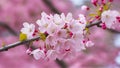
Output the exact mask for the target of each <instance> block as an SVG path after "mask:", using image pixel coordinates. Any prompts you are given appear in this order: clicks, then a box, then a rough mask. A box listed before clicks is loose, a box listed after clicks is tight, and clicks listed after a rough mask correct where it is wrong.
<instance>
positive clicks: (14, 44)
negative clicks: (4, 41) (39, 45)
mask: <svg viewBox="0 0 120 68" xmlns="http://www.w3.org/2000/svg"><path fill="white" fill-rule="evenodd" d="M37 39H40V37H35V38H32V39H29V40H26V41H18V42H15V43H12V44H9V45H6V46H4V47H1V48H0V52H2V51H7V50H8V49H10V48H13V47H16V46H19V45H22V44H26V43H28V42H31V41H35V40H37Z"/></svg>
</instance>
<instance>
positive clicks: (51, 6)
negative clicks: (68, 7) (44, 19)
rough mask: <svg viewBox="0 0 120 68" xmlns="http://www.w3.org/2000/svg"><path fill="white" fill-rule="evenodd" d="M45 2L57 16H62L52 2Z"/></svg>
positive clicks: (49, 0)
mask: <svg viewBox="0 0 120 68" xmlns="http://www.w3.org/2000/svg"><path fill="white" fill-rule="evenodd" d="M43 2H44V3H45V4H46V5H47V6H48V7H49V9H50V10H51V11H52V12H54V13H57V14H60V12H59V10H58V9H56V8H55V7H54V5H53V4H52V3H51V0H43Z"/></svg>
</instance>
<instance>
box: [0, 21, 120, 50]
mask: <svg viewBox="0 0 120 68" xmlns="http://www.w3.org/2000/svg"><path fill="white" fill-rule="evenodd" d="M100 23H101V22H100V21H98V22H96V23H93V24H89V25H87V26H86V28H90V27H92V26H95V25H99V24H100ZM107 30H109V31H111V32H115V33H120V32H118V31H115V30H113V29H108V28H107ZM39 38H40V37H35V38H32V39H29V40H26V41H22V42H21V41H18V42H15V43H13V44H9V45H5V46H4V47H1V48H0V52H2V51H6V50H8V49H10V48H13V47H16V46H19V45H21V44H25V43H28V42H31V41H34V40H37V39H39Z"/></svg>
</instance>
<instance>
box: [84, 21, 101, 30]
mask: <svg viewBox="0 0 120 68" xmlns="http://www.w3.org/2000/svg"><path fill="white" fill-rule="evenodd" d="M100 23H102V22H101V21H98V22H95V23H92V24H88V25H87V26H86V28H90V27H92V26H95V25H97V26H99V25H100Z"/></svg>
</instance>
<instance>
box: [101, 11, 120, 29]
mask: <svg viewBox="0 0 120 68" xmlns="http://www.w3.org/2000/svg"><path fill="white" fill-rule="evenodd" d="M119 15H120V13H119V12H118V11H116V10H107V11H104V12H103V13H102V15H101V20H102V22H103V23H105V24H106V27H108V28H111V27H112V25H113V24H114V23H116V17H117V16H119Z"/></svg>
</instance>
